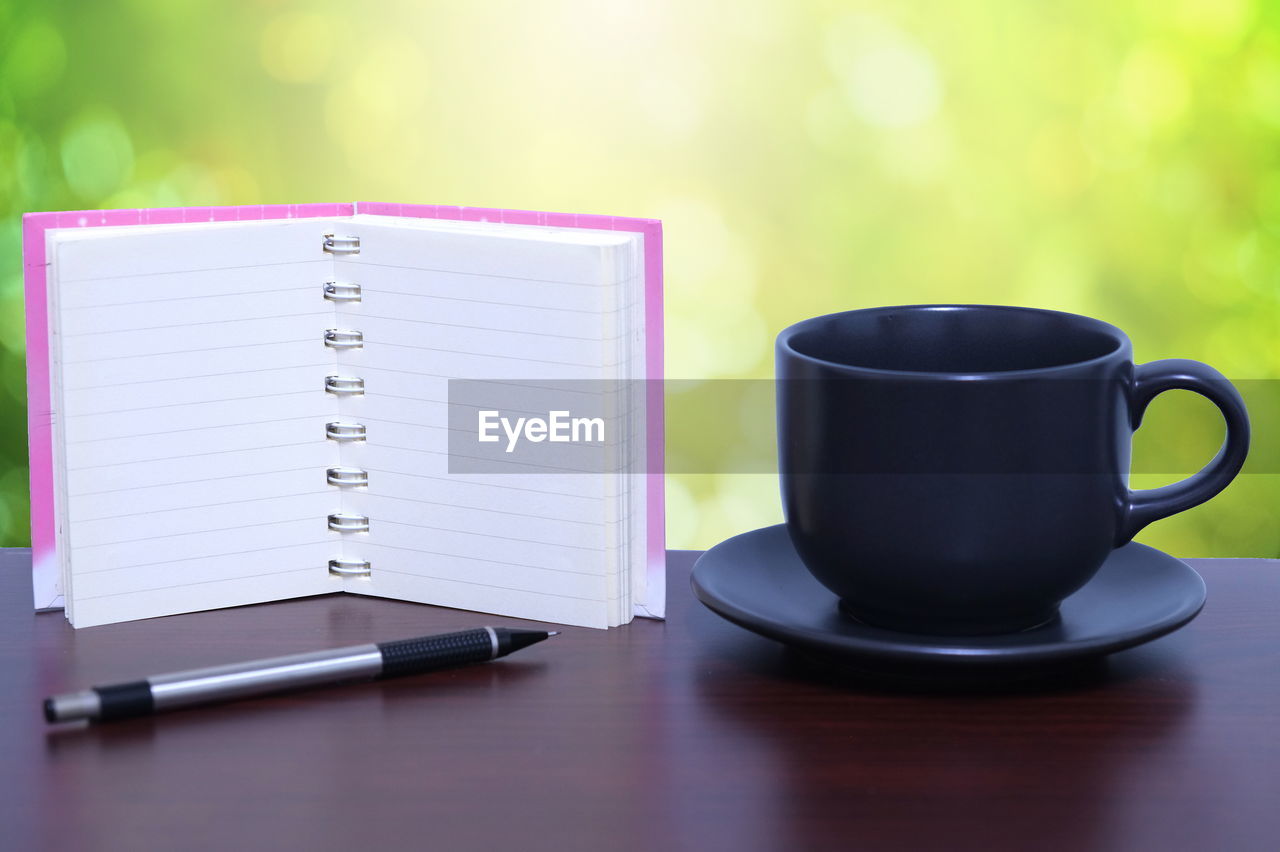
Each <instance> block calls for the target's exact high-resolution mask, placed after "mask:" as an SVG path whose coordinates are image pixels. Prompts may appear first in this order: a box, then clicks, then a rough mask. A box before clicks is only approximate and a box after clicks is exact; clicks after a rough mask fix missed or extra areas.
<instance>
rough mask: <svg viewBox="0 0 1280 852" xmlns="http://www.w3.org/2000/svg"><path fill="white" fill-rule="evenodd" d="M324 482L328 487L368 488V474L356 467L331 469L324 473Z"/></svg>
mask: <svg viewBox="0 0 1280 852" xmlns="http://www.w3.org/2000/svg"><path fill="white" fill-rule="evenodd" d="M325 480H326V481H327V482H328V483H329V484H330V485H337V486H339V487H343V488H359V487H361V486H368V484H369V472H368V471H367V470H361V469H360V468H358V467H331V468H329V469H328V470H326V471H325Z"/></svg>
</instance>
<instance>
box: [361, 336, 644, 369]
mask: <svg viewBox="0 0 1280 852" xmlns="http://www.w3.org/2000/svg"><path fill="white" fill-rule="evenodd" d="M378 345H379V346H392V347H395V348H397V349H416V350H418V351H420V352H444V353H445V354H447V355H469V356H471V357H475V358H497V359H500V360H503V361H521V362H532V363H535V364H556V365H558V366H561V367H585V368H588V369H607V368H614V367H620V366H622V362H621V361H615V362H613V363H612V364H599V363H597V364H581V363H578V362H576V361H551V360H548V359H546V358H525V357H523V356H520V355H490V354H487V353H484V352H463V351H461V350H458V349H439V348H436V347H434V346H411V345H410V344H408V343H388V342H386V341H379V342H378ZM459 378H461V377H459Z"/></svg>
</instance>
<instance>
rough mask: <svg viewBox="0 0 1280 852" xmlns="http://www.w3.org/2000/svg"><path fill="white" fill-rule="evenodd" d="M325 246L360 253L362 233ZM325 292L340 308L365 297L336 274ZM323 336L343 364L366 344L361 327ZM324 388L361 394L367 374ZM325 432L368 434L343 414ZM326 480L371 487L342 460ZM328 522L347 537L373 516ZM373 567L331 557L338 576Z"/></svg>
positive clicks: (359, 438)
mask: <svg viewBox="0 0 1280 852" xmlns="http://www.w3.org/2000/svg"><path fill="white" fill-rule="evenodd" d="M322 248H323V250H324V252H325V253H326V254H329V255H332V256H334V258H335V259H336V258H339V257H344V256H350V255H357V254H359V253H360V237H358V236H349V235H348V236H344V235H340V234H332V233H328V234H325V235H324V241H323V243H322ZM321 292H322V295H323V296H324V298H325V300H326V301H329V302H333V303H335V307H336V308H339V309H340V308H341V307H342V306H343V305H344V304H353V303H358V302H360V301H361V299H362V297H363V294H362V293H361V290H360V285H359V284H357V283H355V282H354V281H339V280H337V279H336V278H335V279H332V280H328V281H325V282H324V283H323V285H322V291H321ZM322 340H323V342H324V345H325V348H327V349H332V350H334V351H335V352H336V353H337V355H338V358H339V364H341V356H342V353H343V352H344V351H349V350H354V349H363V348H364V333H363V332H362V331H360V330H359V329H353V328H327V329H325V330H324V334H323V336H322ZM324 390H325V393H327V394H330V395H332V396H334V397H336V398H337V399H339V400H341V399H344V398H356V397H361V396H363V395H364V390H365V387H364V378H363V377H362V376H351V375H342V374H341V373H338V374H336V375H329V376H325V378H324ZM324 436H325V438H326V439H327V440H330V441H333V442H335V443H337V444H338V445H339V446H340V447H341V446H342V445H345V444H360V443H363V442H364V441H365V440H366V437H367V436H366V429H365V426H364V424H363V423H356V422H354V421H351V420H346V419H343V418H339V419H338V420H333V421H330V422H328V423H326V424H325V426H324ZM340 455H342V454H340ZM325 483H326V484H328V485H329V486H330V487H332V488H336V489H339V491H340V492H341V490H342V489H352V488H368V487H369V472H368V471H367V470H364V469H363V468H360V467H355V466H352V465H345V464H338V465H334V466H333V467H330V468H327V469H326V470H325ZM344 508H345V507H344ZM326 522H327V524H328V528H329V529H330V530H332V531H333V532H336V533H338V534H339V535H341V536H344V537H345V536H350V535H357V534H360V533H368V532H369V516H368V515H364V514H361V513H359V512H348V511H338V512H334V513H332V514H331V515H329V516H328V518H327V519H326ZM372 570H373V569H372V566H371V565H370V564H369V561H368V560H366V559H359V558H349V556H348V554H346V553H344V554H343V558H341V559H330V560H329V573H330V574H331V575H333V576H335V577H342V578H347V577H369V576H371V575H372Z"/></svg>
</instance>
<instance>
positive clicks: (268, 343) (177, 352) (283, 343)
mask: <svg viewBox="0 0 1280 852" xmlns="http://www.w3.org/2000/svg"><path fill="white" fill-rule="evenodd" d="M315 341H316V339H315V338H314V337H303V338H299V339H298V340H269V341H266V342H265V343H231V344H228V345H227V346H205V347H202V348H200V349H174V350H172V351H170V352H146V353H143V354H141V355H108V356H106V357H104V358H83V359H81V360H78V361H61V362H60V363H61V364H63V365H64V366H71V365H73V364H96V363H97V362H98V361H122V360H125V359H128V358H160V357H162V356H165V355H188V354H191V353H194V352H221V351H223V350H226V349H254V348H257V347H259V346H287V345H292V344H295V343H315Z"/></svg>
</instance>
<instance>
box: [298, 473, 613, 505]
mask: <svg viewBox="0 0 1280 852" xmlns="http://www.w3.org/2000/svg"><path fill="white" fill-rule="evenodd" d="M302 469H303V470H310V468H302ZM364 469H365V470H367V471H369V472H370V473H380V474H382V475H383V476H408V477H412V478H414V479H434V480H437V481H439V482H451V483H458V482H459V481H461V482H462V483H463V484H465V485H467V486H468V487H472V488H497V489H500V490H503V491H528V492H529V493H531V494H551V495H554V496H556V497H575V498H577V499H579V500H591V501H593V502H597V503H598V502H602V501H603V500H604V499H605V498H603V497H588V496H583V495H581V494H574V493H573V492H572V491H549V490H547V489H544V488H521V487H520V486H518V485H507V484H506V483H505V482H504V483H502V484H501V485H499V484H496V483H489V482H475V481H472V480H470V479H460V477H459V476H431V475H430V474H426V473H405V472H404V471H402V470H385V469H379V468H374V467H368V466H367V465H365V466H364ZM474 475H484V474H474ZM494 475H497V476H505V475H506V474H494Z"/></svg>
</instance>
